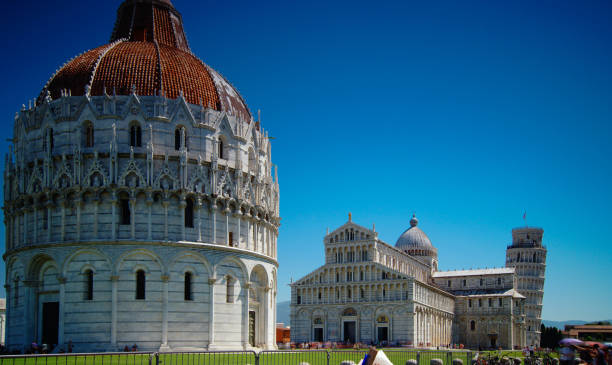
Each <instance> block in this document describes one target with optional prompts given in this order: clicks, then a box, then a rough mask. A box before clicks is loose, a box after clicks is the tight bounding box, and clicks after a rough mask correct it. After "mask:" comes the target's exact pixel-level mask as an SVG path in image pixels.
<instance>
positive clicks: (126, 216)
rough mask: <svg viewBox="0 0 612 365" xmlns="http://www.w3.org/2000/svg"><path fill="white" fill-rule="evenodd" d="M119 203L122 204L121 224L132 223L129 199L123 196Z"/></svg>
mask: <svg viewBox="0 0 612 365" xmlns="http://www.w3.org/2000/svg"><path fill="white" fill-rule="evenodd" d="M119 203H120V205H121V224H122V225H129V224H132V217H131V212H130V201H129V199H127V198H121V199H120V200H119Z"/></svg>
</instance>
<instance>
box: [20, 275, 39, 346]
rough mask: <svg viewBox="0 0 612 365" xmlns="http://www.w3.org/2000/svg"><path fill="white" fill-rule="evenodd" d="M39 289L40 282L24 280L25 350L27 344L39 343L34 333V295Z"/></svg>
mask: <svg viewBox="0 0 612 365" xmlns="http://www.w3.org/2000/svg"><path fill="white" fill-rule="evenodd" d="M37 287H38V282H36V281H30V280H24V281H23V297H24V298H23V299H24V301H23V329H24V331H23V342H22V343H23V345H24V348H25V347H26V346H27V344H29V343H32V341H34V340H35V341H37V342H38V340H37V338H36V337H37V336H36V333H34V323H33V321H34V318H35V316H34V315H33V314H34V308H35V307H36V306H35V305H33V304H34V303H33V301H34V298H32V297H33V295H34V294H35V293H36V289H37Z"/></svg>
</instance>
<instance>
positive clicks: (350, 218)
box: [349, 212, 353, 222]
mask: <svg viewBox="0 0 612 365" xmlns="http://www.w3.org/2000/svg"><path fill="white" fill-rule="evenodd" d="M352 221H353V215H352V214H351V212H349V222H352Z"/></svg>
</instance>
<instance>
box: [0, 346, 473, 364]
mask: <svg viewBox="0 0 612 365" xmlns="http://www.w3.org/2000/svg"><path fill="white" fill-rule="evenodd" d="M383 350H384V352H385V354H386V355H387V357H388V358H389V360H391V362H392V363H393V364H394V365H405V364H407V363H408V361H410V362H411V363H412V364H414V365H430V364H431V360H432V359H439V360H440V361H441V362H442V364H443V365H452V363H453V360H454V359H460V360H461V361H462V363H463V364H464V365H471V360H472V357H473V355H474V353H472V352H470V351H449V350H447V351H433V350H432V351H429V350H416V349H397V348H388V349H383ZM367 352H368V349H358V350H356V349H347V350H343V349H332V350H279V351H261V352H255V351H202V352H199V351H190V352H161V353H160V352H113V353H110V352H107V353H81V354H49V355H7V356H0V365H247V364H248V365H306V364H307V365H340V364H341V363H343V362H344V363H345V364H350V363H351V362H352V363H354V364H358V363H359V361H360V360H361V359H363V357H364V356H365V354H366V353H367ZM411 360H412V361H411Z"/></svg>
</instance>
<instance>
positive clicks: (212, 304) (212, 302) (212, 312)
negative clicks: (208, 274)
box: [208, 278, 217, 350]
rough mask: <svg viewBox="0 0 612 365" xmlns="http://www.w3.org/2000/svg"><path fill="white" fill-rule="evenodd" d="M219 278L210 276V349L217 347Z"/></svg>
mask: <svg viewBox="0 0 612 365" xmlns="http://www.w3.org/2000/svg"><path fill="white" fill-rule="evenodd" d="M216 281H217V278H209V279H208V285H209V292H210V308H209V312H208V349H209V350H212V349H214V348H215V321H214V318H215V282H216Z"/></svg>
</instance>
